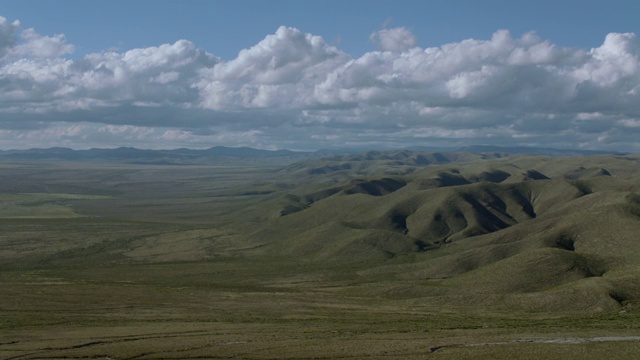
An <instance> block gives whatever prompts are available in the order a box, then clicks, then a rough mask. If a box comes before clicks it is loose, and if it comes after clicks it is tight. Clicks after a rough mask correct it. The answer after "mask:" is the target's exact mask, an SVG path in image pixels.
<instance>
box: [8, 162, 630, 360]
mask: <svg viewBox="0 0 640 360" xmlns="http://www.w3.org/2000/svg"><path fill="white" fill-rule="evenodd" d="M0 167H1V168H2V175H1V176H0V227H1V229H2V231H1V232H0V284H2V291H0V334H1V335H0V358H6V359H40V358H112V359H133V358H136V359H160V358H162V359H166V358H176V359H178V358H180V359H183V358H249V359H273V358H291V359H300V358H372V359H383V358H384V359H393V358H397V359H418V358H419V359H424V358H434V359H439V358H441V359H464V358H470V359H471V358H473V359H512V358H522V359H527V358H531V359H534V358H535V359H538V358H563V359H600V358H603V357H604V356H607V357H609V356H611V355H615V356H618V357H621V358H635V357H638V356H640V338H639V337H638V328H639V327H640V322H639V320H640V308H639V306H640V302H639V300H640V280H639V279H640V241H639V239H640V156H590V157H561V158H549V157H541V156H515V157H511V156H506V155H505V154H503V153H483V154H470V153H456V154H449V153H436V154H433V153H419V152H409V151H397V152H369V153H365V154H358V155H345V156H334V157H332V158H327V159H316V160H305V161H301V162H296V163H290V164H283V163H282V161H281V160H278V161H256V160H255V159H251V158H243V159H238V160H237V161H230V160H229V159H227V160H226V161H224V162H220V163H219V164H205V165H202V164H182V165H157V164H155V165H151V164H147V165H134V164H123V163H115V162H102V163H96V162H84V161H75V162H71V161H55V162H51V163H46V162H37V161H35V160H32V161H23V162H5V163H1V164H0Z"/></svg>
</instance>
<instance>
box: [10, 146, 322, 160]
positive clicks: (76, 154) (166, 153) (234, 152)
mask: <svg viewBox="0 0 640 360" xmlns="http://www.w3.org/2000/svg"><path fill="white" fill-rule="evenodd" d="M309 154H313V153H307V152H298V151H290V150H261V149H254V148H249V147H239V148H232V147H225V146H215V147H212V148H209V149H203V150H194V149H187V148H181V149H173V150H145V149H137V148H133V147H119V148H114V149H96V148H94V149H88V150H73V149H69V148H63V147H53V148H48V149H28V150H6V151H0V159H10V160H49V159H56V160H68V161H80V160H106V161H123V162H129V163H157V164H180V163H200V162H206V161H208V160H212V159H218V160H219V159H221V158H230V159H233V158H236V159H237V158H285V157H302V158H304V157H306V156H308V155H309Z"/></svg>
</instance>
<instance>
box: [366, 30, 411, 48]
mask: <svg viewBox="0 0 640 360" xmlns="http://www.w3.org/2000/svg"><path fill="white" fill-rule="evenodd" d="M369 40H371V41H372V42H373V43H374V44H375V45H376V46H377V47H378V48H379V49H380V50H382V51H405V50H409V49H411V48H413V47H415V46H416V45H418V40H417V39H416V37H415V36H414V35H413V33H411V31H410V30H409V29H407V28H405V27H397V28H393V29H382V30H380V31H378V32H374V33H372V34H371V36H369Z"/></svg>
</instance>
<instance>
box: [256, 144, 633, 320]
mask: <svg viewBox="0 0 640 360" xmlns="http://www.w3.org/2000/svg"><path fill="white" fill-rule="evenodd" d="M371 155H372V154H370V153H369V154H364V155H360V156H359V157H351V158H350V159H345V158H340V159H337V158H336V159H334V162H335V161H341V162H343V163H347V164H349V166H348V168H347V167H345V168H343V169H342V168H340V167H338V168H336V167H332V165H331V164H325V166H324V167H323V169H328V170H327V171H309V169H312V170H313V169H318V166H317V161H316V163H312V164H309V165H308V166H307V167H306V168H305V167H303V166H301V164H296V165H295V166H292V167H290V168H289V171H294V172H295V173H298V174H300V173H301V172H303V171H305V170H304V169H306V174H307V176H318V177H323V178H324V179H325V182H324V183H323V182H321V181H319V180H317V181H316V182H315V183H314V182H312V181H311V182H309V183H310V184H311V185H308V186H307V187H305V186H302V187H299V188H298V189H296V190H294V191H293V192H291V193H288V194H285V195H282V196H280V197H277V198H274V199H272V200H269V201H267V202H264V203H262V204H260V205H259V206H258V207H256V208H255V209H254V210H253V211H255V212H259V213H262V214H265V213H267V214H268V216H269V219H268V220H265V221H264V222H259V223H257V224H255V225H254V227H253V231H251V232H249V233H247V234H246V235H245V236H246V241H247V242H254V243H259V244H261V245H262V246H260V247H259V248H257V249H256V250H254V255H259V256H269V257H285V258H297V259H304V260H305V261H311V262H329V263H331V262H334V263H341V262H354V261H356V262H357V261H361V262H368V263H369V264H371V265H368V266H370V268H369V269H367V270H366V271H362V272H361V276H363V278H362V279H361V280H362V281H364V282H368V281H373V279H377V278H379V277H381V276H383V277H384V276H386V277H390V278H391V279H395V280H396V281H392V282H389V283H387V282H382V283H377V285H376V286H374V285H372V284H371V283H369V284H368V285H367V286H365V287H366V290H365V289H364V288H362V286H357V287H358V288H359V290H358V291H364V292H365V293H366V292H367V291H370V292H372V293H376V294H378V295H380V294H387V293H388V292H389V291H391V290H390V289H395V290H394V291H400V293H402V294H404V295H407V296H410V297H422V296H428V297H430V298H432V297H434V296H436V297H437V298H442V299H446V301H445V300H443V301H445V302H446V303H449V304H452V303H455V302H456V300H454V299H456V298H459V301H460V302H461V303H464V302H465V301H469V299H473V301H481V302H486V303H487V304H491V306H495V305H496V304H501V305H502V306H507V305H506V304H510V305H509V306H516V307H526V308H533V309H536V308H540V309H545V310H549V309H558V310H562V311H569V310H571V309H575V310H589V311H591V310H595V309H600V310H602V309H610V308H615V307H618V306H621V305H622V304H625V303H626V302H628V301H636V300H638V299H640V281H639V280H637V278H634V276H635V275H640V261H639V260H638V259H640V256H639V255H640V242H638V236H639V235H640V195H638V194H639V193H640V157H637V156H594V157H574V158H547V157H530V156H529V157H527V156H525V157H505V158H495V157H492V158H491V159H486V160H482V159H477V158H476V160H475V161H463V162H460V161H448V160H443V159H440V161H439V162H438V161H434V162H431V161H430V162H429V163H428V164H429V165H428V166H423V167H420V168H413V167H414V166H415V165H416V164H415V159H416V158H417V157H416V155H415V154H410V153H405V154H402V155H407V156H405V157H404V159H403V160H404V161H405V162H404V163H403V162H397V163H394V164H393V165H394V166H396V167H401V166H403V165H404V166H410V167H412V168H411V169H410V171H405V172H399V173H397V174H394V175H392V174H389V172H384V173H383V174H379V175H374V173H373V172H368V171H370V170H371V169H372V168H380V161H383V162H387V163H386V165H388V161H389V158H393V156H396V155H398V154H386V155H384V156H382V157H381V156H379V154H373V155H374V156H371ZM465 156H466V159H469V155H465ZM485 158H486V156H485ZM407 160H408V165H407ZM325 161H326V160H325ZM372 164H373V165H372ZM353 169H361V170H362V171H364V172H362V173H366V174H369V175H366V176H357V177H356V178H355V179H354V178H349V175H353V174H352V173H351V174H350V173H349V171H351V170H353ZM336 172H342V173H343V176H345V177H346V179H344V180H338V178H336V177H335V176H333V175H334V174H335V173H336ZM327 176H329V177H330V179H331V181H326V178H327ZM368 277H369V280H366V278H368ZM403 281H408V283H404V282H403ZM416 281H426V282H428V284H429V285H428V286H416V285H415V284H416V283H415V282H416ZM435 283H437V286H434V284H435ZM403 284H404V285H403ZM407 284H409V285H407ZM376 289H377V290H376ZM400 289H402V290H400ZM505 296H506V297H505ZM498 299H499V301H498ZM430 301H433V299H431V300H430ZM487 306H489V305H487Z"/></svg>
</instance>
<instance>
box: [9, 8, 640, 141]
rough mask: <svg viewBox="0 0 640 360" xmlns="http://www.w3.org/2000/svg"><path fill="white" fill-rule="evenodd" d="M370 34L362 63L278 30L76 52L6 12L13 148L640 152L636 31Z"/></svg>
mask: <svg viewBox="0 0 640 360" xmlns="http://www.w3.org/2000/svg"><path fill="white" fill-rule="evenodd" d="M371 39H372V41H374V42H375V43H376V44H377V46H378V47H379V48H380V50H382V51H372V52H368V53H365V54H363V55H362V56H360V57H357V58H353V57H351V56H350V55H348V54H346V53H344V52H342V51H340V50H339V49H337V48H336V47H334V46H331V45H329V44H327V43H326V42H325V41H324V40H323V39H322V38H321V37H319V36H316V35H312V34H307V33H304V32H302V31H300V30H298V29H295V28H288V27H280V28H278V29H277V30H276V32H275V33H274V34H271V35H268V36H266V37H265V38H264V39H263V40H262V41H260V42H259V43H257V44H256V45H254V46H252V47H250V48H247V49H245V50H242V51H240V53H239V54H238V56H237V57H236V58H235V59H232V60H230V61H226V62H222V61H220V59H218V58H217V57H215V56H214V55H212V54H210V53H208V52H206V51H204V50H202V49H199V48H197V47H196V46H195V44H193V43H192V42H190V41H188V40H179V41H177V42H175V43H173V44H161V45H159V46H155V47H148V48H141V49H131V50H129V51H125V52H116V51H107V52H101V53H94V54H89V55H86V56H84V57H82V58H79V59H68V58H66V56H67V55H69V54H70V53H72V52H73V45H71V44H67V43H66V40H65V38H64V35H61V34H60V35H54V36H44V35H40V34H38V33H37V32H36V31H35V30H34V29H31V28H29V29H26V30H23V31H20V23H19V22H18V21H14V22H9V21H8V20H6V19H4V18H0V129H2V131H3V132H2V133H1V134H0V140H2V141H3V144H9V143H11V142H9V143H8V142H5V140H6V141H8V140H7V139H8V138H13V139H22V140H21V141H22V142H23V144H24V146H23V147H31V146H42V145H44V144H54V143H56V141H59V143H60V144H71V145H73V144H77V146H84V145H83V144H88V143H90V142H93V145H92V146H100V145H103V146H117V145H128V146H135V145H136V144H139V145H140V146H146V147H159V146H160V147H162V146H164V147H176V146H194V147H207V146H211V145H214V144H219V143H224V144H225V145H248V146H260V147H265V148H267V147H272V146H277V147H289V148H294V149H300V148H322V147H331V146H334V145H335V146H343V145H346V144H351V145H354V146H356V145H363V146H364V145H371V144H374V143H378V144H384V145H385V146H398V147H399V146H408V145H412V144H423V145H424V144H425V143H424V142H425V141H427V142H429V144H430V145H438V144H440V145H455V144H463V143H464V142H467V143H496V144H503V145H506V144H510V143H520V144H523V141H526V144H529V145H538V146H545V145H549V146H562V147H566V146H583V147H589V146H593V147H599V148H616V149H638V142H637V140H636V139H635V138H633V137H632V136H630V135H629V134H630V133H633V132H634V131H637V130H636V129H638V126H637V122H638V120H637V119H638V117H639V116H640V115H639V114H640V92H639V91H638V90H637V89H638V88H639V86H640V85H639V84H640V45H639V44H638V40H637V39H636V36H635V35H634V34H616V33H612V34H608V35H606V37H605V38H604V42H603V44H602V46H600V47H597V48H594V49H586V50H585V49H572V48H562V47H559V46H557V45H555V44H553V43H552V42H550V41H548V40H543V39H540V38H539V37H538V36H537V35H535V34H534V33H526V34H524V35H522V36H521V37H519V38H514V37H512V36H511V34H510V33H509V32H508V31H506V30H499V31H497V32H496V33H495V34H494V35H493V36H492V37H491V38H490V39H487V40H482V39H466V40H461V41H459V42H455V43H450V44H443V45H442V46H439V47H431V48H426V49H423V48H420V47H418V46H417V41H416V38H415V36H414V35H413V34H411V32H409V30H407V29H406V28H394V29H384V30H381V31H378V32H376V33H374V34H372V37H371ZM78 124H81V126H80V125H78ZM74 126H80V127H75V128H74ZM2 134H4V135H2ZM7 134H9V135H7ZM636 135H637V134H636ZM3 136H5V138H4V139H3V138H2V137H3ZM56 139H57V140H56ZM174 145H175V146H174ZM5 146H6V145H5Z"/></svg>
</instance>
